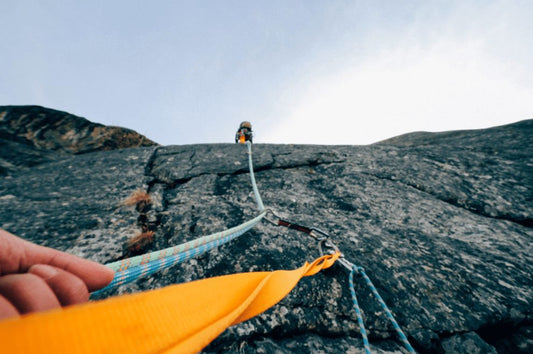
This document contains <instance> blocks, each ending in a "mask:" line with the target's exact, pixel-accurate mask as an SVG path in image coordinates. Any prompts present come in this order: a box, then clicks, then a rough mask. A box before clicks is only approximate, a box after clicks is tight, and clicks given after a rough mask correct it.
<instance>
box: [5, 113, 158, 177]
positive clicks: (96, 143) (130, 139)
mask: <svg viewBox="0 0 533 354" xmlns="http://www.w3.org/2000/svg"><path fill="white" fill-rule="evenodd" d="M154 145H157V144H156V143H154V142H153V141H150V140H149V139H147V138H146V137H144V136H142V135H140V134H138V133H136V132H134V131H133V130H130V129H125V128H120V127H107V126H104V125H101V124H96V123H92V122H90V121H88V120H87V119H85V118H81V117H77V116H74V115H72V114H69V113H66V112H61V111H56V110H53V109H49V108H44V107H40V106H0V148H1V150H0V175H5V174H7V173H8V172H9V171H13V170H16V169H17V168H20V167H23V166H34V165H37V164H40V163H43V162H50V161H53V160H56V159H58V158H63V157H65V155H68V154H82V153H87V152H93V151H103V150H115V149H124V148H131V147H140V146H154Z"/></svg>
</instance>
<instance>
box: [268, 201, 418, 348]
mask: <svg viewBox="0 0 533 354" xmlns="http://www.w3.org/2000/svg"><path fill="white" fill-rule="evenodd" d="M269 212H270V213H271V214H272V215H274V216H275V217H276V218H277V220H272V219H270V218H265V220H267V221H269V222H270V223H272V224H274V225H278V226H285V227H287V228H290V229H293V230H298V231H301V232H304V233H306V234H308V235H310V236H312V237H313V238H315V239H316V240H318V248H319V251H320V254H321V255H324V254H340V255H341V256H340V257H339V259H338V260H337V262H338V263H339V264H340V265H342V266H343V267H345V268H346V269H347V270H348V271H349V273H348V284H349V287H350V294H351V296H352V301H353V307H354V311H355V314H356V317H357V323H358V324H359V332H360V333H361V337H362V338H363V345H364V348H365V352H366V353H367V354H370V343H369V341H368V336H367V333H366V330H365V325H364V321H363V316H362V314H361V309H360V307H359V303H358V301H357V295H356V293H355V287H354V282H353V276H354V274H355V273H358V274H360V275H361V276H362V277H363V279H364V280H365V283H366V284H367V285H368V286H369V287H370V290H371V291H372V294H373V295H374V297H375V298H376V299H377V300H378V302H379V303H380V305H381V307H382V308H383V310H384V311H385V314H386V315H387V318H388V319H389V321H390V322H391V323H392V325H393V327H394V329H395V330H396V333H397V334H398V337H399V338H400V341H401V342H402V344H403V345H404V346H405V348H406V349H407V351H408V352H410V353H415V350H414V349H413V347H412V346H411V344H410V343H409V340H408V339H407V337H406V336H405V334H404V333H403V331H402V329H401V328H400V325H399V324H398V322H396V319H395V318H394V316H393V315H392V312H391V311H390V310H389V307H388V306H387V304H386V303H385V301H384V300H383V298H382V297H381V296H380V295H379V292H378V290H377V289H376V287H375V286H374V284H373V283H372V281H371V280H370V278H369V277H368V275H367V274H366V273H365V271H364V269H363V268H362V267H359V266H357V265H355V264H353V263H352V262H350V261H348V260H347V259H346V258H345V257H344V255H343V254H342V253H341V252H340V250H339V248H338V247H337V246H336V245H335V244H334V243H333V242H332V241H331V240H330V236H329V235H328V234H327V233H326V232H324V231H322V230H320V229H317V228H309V227H306V226H302V225H298V224H295V223H292V222H289V221H286V220H282V219H280V218H279V217H278V216H277V215H276V214H275V213H274V212H272V211H271V210H269Z"/></svg>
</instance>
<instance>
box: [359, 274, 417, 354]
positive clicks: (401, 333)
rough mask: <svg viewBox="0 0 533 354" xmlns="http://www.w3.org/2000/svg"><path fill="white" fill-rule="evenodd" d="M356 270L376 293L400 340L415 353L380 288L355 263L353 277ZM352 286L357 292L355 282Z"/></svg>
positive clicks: (409, 350) (408, 349) (373, 292)
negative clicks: (379, 290)
mask: <svg viewBox="0 0 533 354" xmlns="http://www.w3.org/2000/svg"><path fill="white" fill-rule="evenodd" d="M354 272H358V273H359V274H361V276H362V277H363V279H364V280H365V282H366V284H367V285H368V286H369V287H370V290H371V291H372V294H374V296H375V297H376V299H377V300H378V302H379V304H380V305H381V307H382V308H383V311H385V314H386V315H387V317H388V319H389V321H390V322H391V323H392V326H393V327H394V329H395V330H396V333H397V334H398V337H399V338H400V341H401V342H402V343H403V345H404V346H405V348H406V349H407V351H408V352H410V353H415V350H414V349H413V347H412V346H411V344H410V343H409V340H408V339H407V337H406V336H405V334H404V333H403V331H402V329H401V328H400V325H399V324H398V322H396V319H395V318H394V316H393V315H392V312H391V311H390V310H389V307H388V306H387V304H386V303H385V301H383V298H382V297H381V296H380V295H379V293H378V290H377V289H376V287H375V286H374V284H373V283H372V281H371V280H370V278H369V277H368V275H366V273H365V271H364V269H363V268H362V267H358V266H356V265H355V264H354V265H353V266H352V270H351V272H350V275H351V276H352V277H353V275H352V274H353V273H354ZM350 287H351V291H353V293H355V289H354V288H353V282H352V283H351V284H350ZM354 306H355V304H354ZM363 330H364V329H363Z"/></svg>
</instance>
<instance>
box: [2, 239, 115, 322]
mask: <svg viewBox="0 0 533 354" xmlns="http://www.w3.org/2000/svg"><path fill="white" fill-rule="evenodd" d="M113 277H114V272H113V271H112V270H111V269H109V268H107V267H105V266H103V265H101V264H98V263H95V262H92V261H89V260H86V259H82V258H79V257H76V256H74V255H71V254H68V253H64V252H61V251H57V250H54V249H52V248H48V247H43V246H38V245H36V244H34V243H31V242H28V241H25V240H23V239H21V238H19V237H17V236H15V235H13V234H10V233H9V232H7V231H5V230H2V229H0V320H1V319H4V318H8V317H12V316H18V315H21V314H26V313H30V312H36V311H44V310H49V309H53V308H57V307H60V306H67V305H73V304H78V303H82V302H86V301H87V300H89V292H92V291H95V290H98V289H100V288H103V287H104V286H106V285H107V284H109V283H110V282H111V280H113Z"/></svg>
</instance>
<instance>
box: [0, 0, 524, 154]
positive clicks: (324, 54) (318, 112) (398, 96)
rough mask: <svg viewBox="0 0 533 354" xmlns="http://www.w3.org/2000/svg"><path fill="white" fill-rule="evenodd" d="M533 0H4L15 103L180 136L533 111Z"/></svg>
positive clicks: (6, 64)
mask: <svg viewBox="0 0 533 354" xmlns="http://www.w3.org/2000/svg"><path fill="white" fill-rule="evenodd" d="M532 17H533V1H529V0H524V1H489V0H483V1H394V0H391V1H334V0H330V1H326V0H324V1H288V0H286V1H272V0H271V1H187V2H184V1H150V2H147V1H132V0H130V1H111V0H110V1H67V0H65V1H60V0H56V1H47V0H36V1H27V0H2V2H0V28H1V31H0V45H1V53H0V105H8V104H37V105H42V106H46V107H49V108H54V109H58V110H63V111H67V112H70V113H73V114H76V115H79V116H83V117H85V118H87V119H89V120H91V121H95V122H100V123H103V124H108V125H119V126H124V127H128V128H132V129H135V130H137V131H138V132H140V133H142V134H145V135H147V136H148V137H149V138H151V139H153V140H155V141H157V142H159V143H161V144H165V145H169V144H190V143H210V142H231V141H232V139H233V136H234V132H235V130H236V129H237V126H238V124H239V123H240V122H241V121H242V120H249V121H251V122H252V124H253V125H254V130H255V133H256V140H255V141H256V142H265V143H315V144H367V143H371V142H375V141H378V140H381V139H384V138H387V137H391V136H394V135H398V134H402V133H406V132H410V131H415V130H426V131H427V130H429V131H441V130H452V129H470V128H483V127H489V126H494V125H499V124H505V123H511V122H515V121H518V120H522V119H526V118H533V70H532V69H533V42H532V38H533V21H531V18H532Z"/></svg>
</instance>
